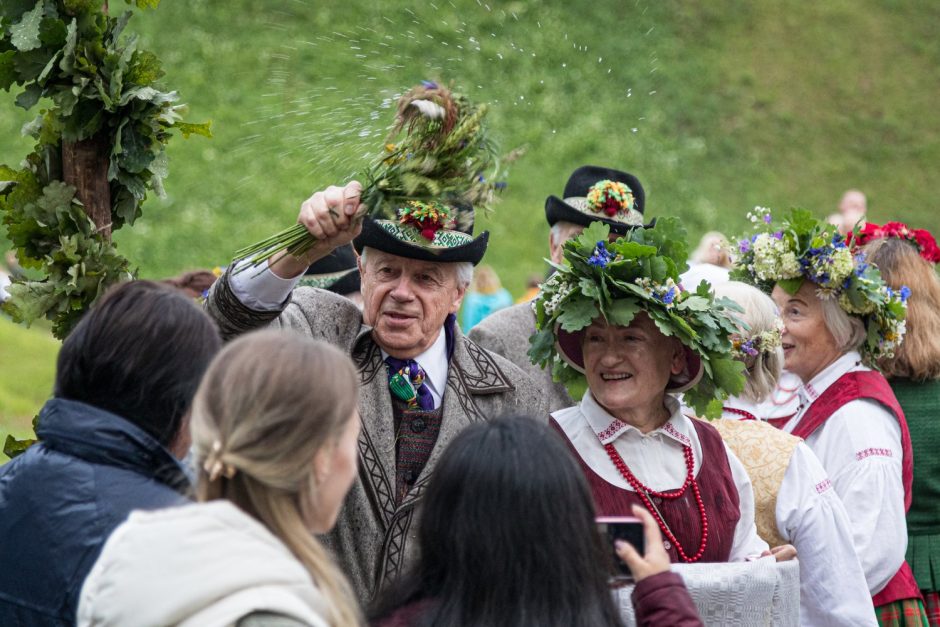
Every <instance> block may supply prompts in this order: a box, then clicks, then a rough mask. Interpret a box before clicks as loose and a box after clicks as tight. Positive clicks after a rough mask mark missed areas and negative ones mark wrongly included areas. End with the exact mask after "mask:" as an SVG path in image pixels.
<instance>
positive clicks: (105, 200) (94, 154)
mask: <svg viewBox="0 0 940 627" xmlns="http://www.w3.org/2000/svg"><path fill="white" fill-rule="evenodd" d="M104 139H105V137H104V136H103V134H98V135H96V136H94V137H91V138H89V139H83V140H82V141H78V142H62V178H63V179H64V180H65V182H66V183H68V184H69V185H71V186H73V187H74V188H75V190H76V195H77V196H78V199H79V200H80V201H81V203H82V205H84V207H85V213H87V214H88V217H90V218H91V219H92V221H93V222H94V223H95V227H96V228H97V229H98V232H99V233H101V236H102V237H104V238H105V239H106V240H110V239H111V188H110V186H109V185H108V166H109V165H110V155H109V151H108V149H107V146H106V145H105V142H104V141H103V140H104Z"/></svg>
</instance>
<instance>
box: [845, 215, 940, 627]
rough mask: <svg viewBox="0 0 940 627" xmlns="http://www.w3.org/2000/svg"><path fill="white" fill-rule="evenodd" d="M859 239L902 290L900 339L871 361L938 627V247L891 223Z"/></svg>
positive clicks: (914, 549)
mask: <svg viewBox="0 0 940 627" xmlns="http://www.w3.org/2000/svg"><path fill="white" fill-rule="evenodd" d="M859 240H860V241H861V242H862V243H865V242H868V243H867V244H866V245H865V248H864V250H865V253H866V255H867V256H868V260H869V261H870V262H871V263H873V264H875V265H876V266H878V269H879V270H880V271H881V276H882V278H884V280H885V283H887V284H888V285H889V286H890V287H891V289H893V290H896V291H901V290H902V289H904V286H906V287H907V288H908V289H909V290H910V299H909V300H908V301H907V319H906V322H907V334H906V336H905V339H904V343H903V344H901V346H900V347H899V348H898V350H897V351H896V352H895V354H894V357H891V358H887V359H882V360H880V361H879V362H878V366H879V368H881V371H882V372H883V373H884V375H885V377H887V379H888V383H890V384H891V389H892V390H893V391H894V395H895V396H896V397H897V399H898V403H900V404H901V408H902V409H903V410H904V416H905V417H906V418H907V425H908V428H909V429H910V431H911V446H912V448H913V450H914V479H913V486H912V489H911V496H912V498H911V508H910V510H908V512H907V535H908V542H907V561H908V563H909V564H910V565H911V568H912V569H913V571H914V579H915V580H916V581H917V586H918V588H920V591H921V593H922V594H923V595H924V605H925V606H926V610H927V620H928V621H929V623H930V625H940V571H938V569H937V566H936V565H937V564H938V563H940V528H938V526H937V521H938V520H940V456H938V455H937V448H938V447H940V422H938V421H937V412H938V411H940V280H938V278H937V273H936V271H935V269H934V268H935V264H936V263H937V262H938V261H940V250H938V249H937V244H936V242H935V241H934V238H933V236H932V235H931V234H930V233H929V232H928V231H926V230H924V229H910V228H908V227H907V226H906V225H904V224H902V223H899V222H889V223H888V224H885V225H884V226H878V225H877V224H872V223H871V222H869V223H868V224H866V225H865V226H864V227H863V228H862V231H861V233H860V234H859Z"/></svg>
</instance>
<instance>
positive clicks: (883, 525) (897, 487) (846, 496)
mask: <svg viewBox="0 0 940 627" xmlns="http://www.w3.org/2000/svg"><path fill="white" fill-rule="evenodd" d="M829 422H830V423H832V426H834V427H837V430H836V431H835V433H831V434H827V436H829V437H827V440H828V444H829V445H830V446H833V447H835V446H841V447H842V451H840V453H841V457H842V460H843V461H844V462H845V464H844V465H843V466H842V467H841V468H840V469H839V470H838V471H836V472H834V473H833V476H832V483H833V485H834V486H835V489H836V492H837V493H838V494H839V496H840V497H841V498H842V502H843V503H844V504H845V510H846V512H847V513H848V516H849V520H850V522H851V525H852V539H853V541H854V543H855V550H856V553H857V554H858V558H859V561H860V562H861V565H862V570H863V571H864V573H865V579H866V580H867V581H868V589H869V591H870V592H871V594H873V595H874V594H877V593H878V592H880V591H881V590H882V589H883V588H884V587H885V585H887V583H888V581H889V580H890V579H891V578H892V577H893V576H894V574H895V573H896V572H897V571H898V569H899V568H900V567H901V564H902V563H903V562H904V553H905V551H906V548H907V525H906V522H905V512H904V485H903V482H902V479H901V457H902V448H901V427H900V425H898V422H897V420H896V419H895V418H894V416H893V415H892V414H891V413H890V412H889V411H888V410H886V409H884V408H883V407H882V406H881V405H879V404H878V403H875V402H873V401H868V400H856V401H852V402H850V403H846V404H845V405H844V406H843V407H841V408H840V409H839V410H838V411H837V412H836V413H834V414H833V415H832V416H831V417H830V418H829ZM833 436H835V437H833Z"/></svg>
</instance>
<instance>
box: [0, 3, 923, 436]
mask: <svg viewBox="0 0 940 627" xmlns="http://www.w3.org/2000/svg"><path fill="white" fill-rule="evenodd" d="M111 4H112V10H115V11H116V10H121V7H122V6H123V3H119V2H112V3H111ZM376 6H381V7H382V8H381V9H380V10H376V9H375V8H374V7H376ZM129 31H131V32H137V33H139V34H140V36H141V39H142V45H143V46H144V47H146V48H149V49H151V50H153V51H155V52H156V53H157V54H158V55H159V56H160V58H161V59H162V60H163V65H164V69H165V71H166V73H167V75H166V77H165V78H164V83H165V84H166V85H167V86H169V87H171V88H173V89H176V90H178V91H180V93H181V94H182V99H183V101H184V102H187V103H189V105H190V110H189V114H188V117H189V118H190V120H191V121H202V120H205V119H211V120H212V122H213V131H214V133H215V138H214V139H212V140H204V139H201V138H194V139H190V140H182V139H179V140H176V141H174V142H173V143H172V145H171V146H170V149H169V153H170V168H171V173H170V178H169V179H168V182H167V191H168V194H169V195H168V197H167V198H166V199H163V200H161V199H155V198H154V199H151V200H148V202H147V203H146V204H145V206H144V216H143V218H142V219H141V220H140V221H139V222H138V224H137V225H135V226H134V227H133V228H126V229H125V230H123V231H120V232H118V233H117V235H116V241H117V242H118V244H119V247H120V249H121V250H122V251H123V252H124V254H125V255H127V256H128V257H129V258H130V259H131V260H132V262H133V263H134V264H136V265H137V266H139V269H140V275H141V276H142V277H151V278H159V277H164V276H168V275H173V274H176V273H178V272H181V271H183V270H187V269H192V268H197V267H212V266H215V265H219V264H224V263H226V262H227V261H228V259H229V257H230V255H231V252H232V251H233V250H234V249H236V248H237V247H239V246H241V245H244V244H247V243H250V242H252V241H253V240H256V239H258V238H260V237H262V236H265V235H267V234H269V233H270V232H272V231H274V230H277V229H279V228H281V227H282V226H285V225H288V224H290V223H292V222H293V221H294V219H295V217H296V212H297V209H298V207H299V204H300V202H301V201H302V200H303V199H304V198H306V197H307V196H308V195H309V194H310V193H311V192H313V191H315V190H316V189H318V188H321V187H323V186H325V185H328V184H330V183H336V182H341V181H345V180H347V179H348V178H349V177H350V176H352V175H353V174H354V173H355V172H356V171H357V170H358V169H359V168H361V167H362V165H363V164H365V163H366V162H367V160H368V158H369V157H370V156H371V155H372V154H373V153H374V152H375V151H376V150H377V149H380V148H381V146H382V145H383V143H384V141H383V140H384V136H385V129H386V127H387V125H388V124H389V122H390V117H391V108H390V106H391V105H392V104H393V103H394V97H395V95H396V94H398V93H399V92H400V90H401V89H402V88H404V87H407V86H409V85H411V84H413V83H415V82H417V81H418V80H420V79H424V78H431V79H438V80H445V81H453V82H454V85H455V87H457V88H458V89H461V90H463V91H466V92H468V93H470V94H472V96H473V97H474V98H476V99H478V100H481V101H489V102H492V103H493V112H492V126H493V131H494V134H495V136H496V137H497V138H498V139H499V141H500V143H501V145H502V146H503V147H504V148H505V149H506V150H509V149H511V148H514V147H517V146H521V145H525V146H526V147H527V154H526V156H525V157H524V158H523V160H521V161H520V162H518V164H517V165H516V166H515V167H514V168H513V170H512V172H511V175H510V177H509V180H508V188H507V190H506V194H505V196H504V200H503V202H502V203H501V204H500V205H499V206H498V207H497V210H496V212H495V213H494V214H493V215H491V216H489V217H485V218H482V219H481V220H480V222H481V223H482V225H484V226H485V227H486V228H488V229H490V230H491V231H492V233H493V236H492V238H491V246H490V251H489V253H488V254H487V258H486V262H487V263H490V264H491V265H493V266H494V267H495V268H496V269H497V271H498V272H499V274H500V276H501V277H502V280H503V283H504V285H505V286H506V287H508V288H509V289H510V290H511V291H513V292H514V293H516V294H519V293H521V291H522V290H523V285H524V281H525V277H526V276H527V275H529V274H531V273H533V272H541V271H543V269H544V266H543V264H542V262H541V258H542V257H543V255H544V254H545V248H546V244H545V242H546V239H547V233H548V229H547V226H546V225H545V223H544V217H543V204H544V200H545V197H546V195H548V194H550V193H554V194H560V193H561V190H562V187H563V186H564V182H565V180H566V178H567V176H568V174H569V173H570V171H571V170H572V169H573V168H574V167H576V166H578V165H581V164H586V163H591V164H598V165H611V166H615V167H619V168H622V169H626V170H629V171H631V172H633V173H635V174H637V176H639V178H640V179H641V180H642V181H643V184H644V186H645V188H646V191H647V207H648V212H649V213H650V214H651V215H654V216H655V215H664V214H673V215H679V216H682V217H683V218H684V221H685V224H686V225H687V227H688V229H689V231H690V237H691V238H692V239H697V237H698V236H699V235H701V233H702V232H704V231H705V230H709V229H713V228H718V229H720V230H722V231H725V232H728V233H734V232H736V231H740V230H742V229H743V228H744V226H745V225H744V217H743V216H744V213H745V212H746V211H747V210H748V209H749V208H751V207H753V206H754V205H756V204H760V205H763V206H770V207H774V208H779V209H783V208H786V207H789V206H791V205H801V206H805V207H807V208H810V209H812V210H814V211H815V212H816V213H817V214H818V215H820V216H821V217H822V216H824V215H825V214H827V213H829V212H831V211H833V210H834V209H835V205H836V203H837V201H838V199H839V196H840V195H841V193H842V191H844V190H845V189H846V188H849V187H858V188H860V189H862V190H863V191H865V192H866V193H867V194H868V196H869V207H870V215H871V217H872V219H873V220H875V221H884V220H887V219H892V218H899V219H903V220H907V221H908V222H909V223H911V224H912V225H914V226H918V227H928V228H931V229H933V230H937V229H938V227H940V216H938V214H937V209H938V207H937V204H938V203H937V196H936V191H935V190H934V189H933V186H934V185H936V184H937V183H938V176H937V174H938V164H940V115H937V113H936V110H937V102H940V38H938V37H937V36H936V35H937V32H938V31H940V3H937V2H935V1H933V0H909V1H906V2H901V1H900V0H828V1H827V2H824V3H813V2H808V1H802V2H798V1H795V0H781V1H779V2H774V3H770V2H747V1H744V0H712V1H710V2H707V3H705V2H702V3H686V2H679V1H678V0H657V1H655V2H654V1H651V0H630V1H624V0H596V1H594V2H522V1H518V2H497V1H495V0H488V2H484V0H434V2H421V3H417V2H416V3H404V2H387V3H381V4H379V5H376V3H374V2H367V1H366V0H344V2H314V1H313V0H309V1H307V0H278V1H275V0H262V1H260V2H259V1H258V0H252V1H249V0H226V1H224V2H223V1H222V0H188V1H186V2H183V1H181V0H164V2H163V3H162V4H161V6H160V8H159V9H158V10H156V11H148V12H143V13H141V14H139V15H137V16H136V17H135V18H134V19H133V20H132V21H131V24H130V27H129ZM12 103H13V95H9V94H3V93H0V137H3V141H2V142H0V162H7V163H17V162H18V161H19V160H20V159H21V158H22V156H23V155H25V154H26V152H27V151H28V148H29V146H28V142H27V141H26V140H24V139H22V138H20V137H19V129H20V127H21V126H22V124H23V123H24V122H26V121H28V120H29V119H31V117H32V114H30V113H26V112H24V111H21V110H19V109H16V108H15V107H14V106H13V104H12ZM4 325H5V326H3V327H0V329H2V330H3V332H6V331H7V328H6V326H8V325H6V323H5V322H4ZM24 338H29V339H24V342H29V341H35V342H36V346H35V347H33V346H30V345H29V344H28V343H27V344H22V345H18V346H17V348H16V352H14V351H12V350H9V349H8V347H7V346H6V345H4V346H3V347H2V348H0V350H2V352H0V358H2V360H3V361H4V362H5V363H3V364H0V368H2V370H0V372H3V374H4V376H5V377H12V380H13V381H16V382H17V384H16V385H14V387H18V386H19V381H21V380H23V379H24V378H27V377H31V376H33V375H29V374H27V373H26V372H25V371H24V372H20V371H19V370H17V371H14V372H10V370H12V368H11V361H12V362H13V365H15V362H17V361H18V360H20V359H21V358H22V359H26V358H27V357H28V358H33V357H35V358H36V359H39V360H42V359H48V360H51V355H52V353H51V352H48V351H47V350H46V348H44V347H45V345H46V343H47V341H48V340H47V338H46V337H45V334H44V332H43V331H37V332H30V333H29V334H27V335H25V336H24ZM11 346H12V345H11ZM44 351H46V352H44ZM49 363H51V362H49ZM44 372H45V375H43V376H51V374H50V373H51V368H46V370H45V371H44ZM50 385H51V383H49V381H46V382H43V383H42V384H41V385H39V386H38V389H44V390H47V389H48V388H49V387H50ZM26 387H33V386H32V385H31V384H30V385H27V386H26ZM40 397H41V395H40ZM30 402H36V403H38V402H40V398H36V399H34V401H30ZM32 412H33V409H32V405H30V406H29V407H22V406H20V405H16V404H14V403H11V402H10V401H8V399H7V396H6V395H0V438H2V436H3V435H4V434H3V433H2V431H3V430H4V429H8V428H11V425H12V428H13V429H14V430H17V429H21V428H22V426H23V425H24V424H28V420H29V418H30V417H31V416H32ZM24 421H25V422H24Z"/></svg>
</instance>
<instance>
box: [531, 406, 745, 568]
mask: <svg viewBox="0 0 940 627" xmlns="http://www.w3.org/2000/svg"><path fill="white" fill-rule="evenodd" d="M549 423H550V424H551V426H552V427H553V428H554V429H555V430H556V431H558V432H559V433H560V434H561V435H562V437H563V438H564V439H565V442H566V443H567V444H568V448H569V449H571V451H572V452H573V453H574V455H575V458H576V459H577V460H578V463H579V464H580V465H581V469H582V470H583V471H584V474H585V476H586V477H587V480H588V484H589V485H590V486H591V493H592V494H593V496H594V505H595V507H596V508H597V515H598V516H632V515H633V514H632V512H631V510H630V507H631V506H632V505H641V506H642V505H643V501H642V500H641V499H640V497H639V496H637V494H636V492H633V491H631V490H624V489H623V488H620V487H617V486H615V485H612V484H610V483H608V482H607V481H606V480H605V479H603V478H601V477H600V476H599V475H598V474H597V473H595V472H594V471H593V470H591V468H590V466H588V465H587V464H586V463H585V461H584V460H583V459H582V458H581V455H580V454H579V453H578V451H577V450H576V449H575V448H574V446H572V445H571V442H570V441H569V440H568V436H567V435H565V432H564V430H563V429H562V428H561V426H559V425H558V423H557V422H555V419H554V418H552V419H551V420H550V421H549ZM692 424H693V425H694V426H695V430H696V432H697V433H698V438H699V442H700V443H701V446H702V457H703V459H702V463H701V465H700V467H699V471H698V476H697V477H696V478H695V479H696V481H697V482H698V486H699V490H700V491H701V494H702V504H703V505H704V506H705V514H706V516H707V518H708V544H707V545H706V547H705V552H704V553H703V554H702V557H701V558H700V559H699V561H700V562H727V561H728V557H729V556H730V555H731V547H732V544H733V543H734V530H735V527H737V524H738V520H740V518H741V510H740V507H739V502H738V489H737V488H736V487H735V485H734V477H733V476H732V474H731V466H730V465H729V464H728V455H727V453H726V452H725V445H724V442H723V441H722V439H721V436H720V435H719V434H718V431H717V430H715V428H714V427H712V426H711V425H709V424H706V423H705V422H703V421H701V420H693V421H692ZM624 461H625V462H626V463H627V466H629V465H630V460H629V459H627V458H624ZM611 468H613V462H611ZM679 487H680V486H670V487H669V488H668V490H675V489H678V488H679ZM651 500H652V501H653V504H654V505H655V506H656V507H657V508H659V511H660V512H661V513H662V517H663V520H665V522H666V524H667V525H668V526H669V529H670V530H672V533H673V534H674V535H675V537H676V539H677V540H678V541H679V543H680V544H681V545H682V548H683V550H684V551H685V553H686V555H690V556H691V555H694V554H695V553H696V552H698V547H699V543H700V542H701V540H702V521H701V518H700V516H699V512H698V504H697V503H696V502H695V495H694V494H693V493H692V489H691V488H689V489H687V490H686V491H685V494H683V495H682V496H681V497H679V498H678V499H672V500H666V499H660V498H658V497H653V498H651ZM667 552H668V553H669V559H670V560H671V561H673V562H680V561H682V560H681V558H680V557H679V553H678V551H676V548H675V547H674V546H671V545H670V546H669V547H668V548H667Z"/></svg>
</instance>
